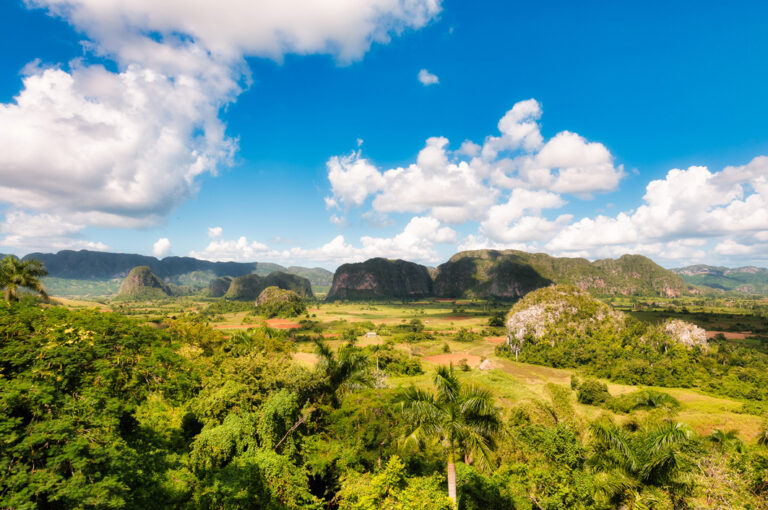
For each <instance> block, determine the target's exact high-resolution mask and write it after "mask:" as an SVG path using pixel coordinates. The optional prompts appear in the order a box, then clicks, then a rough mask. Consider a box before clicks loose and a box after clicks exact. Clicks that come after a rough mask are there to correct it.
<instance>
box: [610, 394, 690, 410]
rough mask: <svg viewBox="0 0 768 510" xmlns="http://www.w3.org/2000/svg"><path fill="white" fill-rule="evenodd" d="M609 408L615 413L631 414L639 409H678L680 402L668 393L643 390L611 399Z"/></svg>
mask: <svg viewBox="0 0 768 510" xmlns="http://www.w3.org/2000/svg"><path fill="white" fill-rule="evenodd" d="M607 407H608V408H609V409H610V410H612V411H615V412H619V413H629V412H632V411H635V410H638V409H658V408H667V409H676V408H678V407H680V402H678V401H677V399H675V398H674V397H672V396H671V395H669V394H667V393H663V392H661V391H656V390H648V389H642V390H638V391H635V392H632V393H628V394H626V395H621V396H618V397H616V398H614V399H611V400H610V401H609V402H608V406H607Z"/></svg>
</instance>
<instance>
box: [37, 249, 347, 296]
mask: <svg viewBox="0 0 768 510" xmlns="http://www.w3.org/2000/svg"><path fill="white" fill-rule="evenodd" d="M29 258H34V259H37V260H39V261H40V262H42V263H43V265H44V266H45V268H46V269H47V270H48V277H49V279H50V280H52V281H51V282H50V283H51V284H53V285H54V286H55V287H57V288H66V289H70V288H71V287H72V286H71V285H67V284H68V283H69V282H66V281H64V282H62V281H61V280H80V281H83V280H87V281H89V282H105V281H111V280H115V279H120V280H122V279H123V278H125V277H126V276H127V275H128V273H129V272H130V271H131V269H133V268H134V267H138V266H147V267H149V269H150V270H151V271H152V273H154V274H156V275H157V276H158V277H159V278H161V279H163V280H164V281H165V282H168V283H174V284H177V285H187V286H197V287H207V286H208V284H209V282H210V281H211V280H213V279H214V278H217V277H220V276H232V277H238V276H245V275H249V274H257V275H260V276H266V275H269V274H270V273H274V272H276V271H277V272H282V273H289V274H295V275H298V276H303V277H304V278H307V279H308V280H309V281H310V282H311V284H312V287H313V289H315V291H320V292H322V291H324V290H327V289H328V288H329V287H330V285H331V281H332V280H333V273H332V272H330V271H328V270H327V269H323V268H319V267H315V268H307V267H299V266H291V267H283V266H281V265H279V264H272V263H268V262H211V261H209V260H200V259H196V258H192V257H166V258H164V259H158V258H156V257H150V256H147V255H137V254H130V253H109V252H98V251H89V250H80V251H72V250H63V251H60V252H58V253H30V254H29V255H26V256H25V257H24V259H29ZM84 285H85V284H83V285H79V287H83V286H84ZM115 286H119V283H115V284H112V285H111V286H110V285H101V286H98V289H104V290H106V291H107V292H109V291H110V290H112V287H115ZM69 293H70V294H72V295H74V294H76V293H77V288H75V289H73V290H70V291H69Z"/></svg>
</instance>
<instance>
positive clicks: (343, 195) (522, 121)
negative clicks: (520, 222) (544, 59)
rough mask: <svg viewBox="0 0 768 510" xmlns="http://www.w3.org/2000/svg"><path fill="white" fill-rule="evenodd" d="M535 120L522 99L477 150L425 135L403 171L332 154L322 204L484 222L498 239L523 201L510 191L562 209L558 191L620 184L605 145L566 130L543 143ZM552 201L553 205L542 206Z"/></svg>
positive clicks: (534, 109)
mask: <svg viewBox="0 0 768 510" xmlns="http://www.w3.org/2000/svg"><path fill="white" fill-rule="evenodd" d="M541 115H542V111H541V106H540V105H539V103H538V102H537V101H536V100H534V99H528V100H525V101H520V102H519V103H517V104H515V105H514V106H513V107H512V108H511V109H510V110H509V111H508V112H507V113H506V114H504V116H503V117H502V118H501V120H500V121H499V123H498V129H499V131H500V133H501V134H500V135H498V136H488V137H486V138H485V140H484V142H483V144H482V145H479V144H476V143H474V142H472V141H470V140H465V141H464V142H463V143H462V144H461V146H460V147H459V149H458V150H455V151H451V150H449V148H448V147H449V141H448V139H447V138H445V137H432V138H429V139H427V141H426V144H425V147H424V148H423V149H422V150H421V151H420V152H419V154H418V156H417V157H416V161H415V162H414V163H412V164H410V165H408V166H405V167H398V168H392V169H388V170H382V169H379V168H377V167H376V166H375V165H374V164H373V163H372V162H371V161H369V160H368V159H366V158H364V157H362V155H361V153H360V152H359V151H358V152H355V153H352V155H350V156H347V157H339V156H334V157H331V158H330V159H329V160H328V163H327V167H328V180H329V181H330V184H331V195H330V196H329V197H327V198H326V205H327V206H328V207H329V208H334V207H340V205H341V204H344V205H345V206H347V207H349V206H355V207H360V206H362V205H363V204H364V203H365V201H366V200H367V199H368V198H369V197H373V200H372V201H371V207H372V208H373V210H375V211H377V212H379V213H413V214H423V213H428V214H429V215H430V216H432V217H434V218H437V219H439V220H440V221H444V222H447V223H452V224H462V223H465V222H468V221H482V222H483V225H486V226H487V227H484V228H487V232H486V233H487V234H490V235H496V234H498V232H500V228H501V223H503V222H504V221H505V220H504V217H507V216H509V213H510V212H511V211H512V210H513V209H514V208H515V207H516V205H515V204H516V203H517V202H518V200H519V197H520V196H521V195H519V194H518V195H517V196H516V197H515V198H513V197H512V196H511V195H509V194H508V193H509V192H508V190H510V189H511V190H513V193H515V192H519V191H524V190H531V191H532V192H533V194H532V195H529V197H533V200H539V199H542V200H543V202H542V203H541V204H539V205H535V204H534V205H533V206H532V207H531V210H533V211H540V210H541V209H545V208H556V207H561V206H562V205H563V204H565V201H564V200H563V199H562V198H560V196H559V194H575V195H576V196H578V197H580V198H582V199H583V198H589V196H590V195H591V194H593V193H599V192H606V191H610V190H613V189H615V188H616V187H617V186H618V183H619V181H620V179H621V177H622V176H623V171H622V169H621V167H616V166H614V163H613V156H612V155H611V154H610V152H609V151H608V149H606V147H605V146H604V145H602V144H600V143H597V142H590V141H587V140H586V139H584V138H583V137H581V136H579V135H578V134H576V133H572V132H569V131H563V132H560V133H558V134H557V135H555V136H554V137H552V138H551V139H549V140H547V141H545V140H544V138H543V136H542V135H541V131H540V128H539V124H538V121H539V119H540V117H541ZM539 192H540V193H539ZM537 193H539V194H537ZM499 199H501V200H502V201H504V200H506V201H507V204H503V203H502V204H499V203H498V201H499ZM551 199H554V200H555V203H554V204H553V203H550V202H547V200H551ZM510 204H512V205H510ZM518 216H520V215H519V214H517V215H516V216H515V215H513V216H509V218H508V219H507V220H506V222H507V223H509V221H511V220H513V219H515V218H516V217H518ZM557 224H558V225H560V224H562V221H561V222H560V223H557ZM496 237H497V238H499V236H498V235H496Z"/></svg>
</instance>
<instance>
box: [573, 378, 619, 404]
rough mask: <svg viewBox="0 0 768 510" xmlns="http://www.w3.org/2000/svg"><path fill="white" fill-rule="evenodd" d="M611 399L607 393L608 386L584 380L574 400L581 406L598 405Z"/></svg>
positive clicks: (592, 380)
mask: <svg viewBox="0 0 768 510" xmlns="http://www.w3.org/2000/svg"><path fill="white" fill-rule="evenodd" d="M610 398H611V394H610V393H608V386H606V384H605V383H602V382H600V381H596V380H594V379H586V380H585V381H584V382H583V383H581V384H580V385H579V392H578V393H577V394H576V399H577V400H578V401H579V402H581V403H582V404H587V405H593V406H594V405H599V404H602V403H604V402H605V401H607V400H608V399H610Z"/></svg>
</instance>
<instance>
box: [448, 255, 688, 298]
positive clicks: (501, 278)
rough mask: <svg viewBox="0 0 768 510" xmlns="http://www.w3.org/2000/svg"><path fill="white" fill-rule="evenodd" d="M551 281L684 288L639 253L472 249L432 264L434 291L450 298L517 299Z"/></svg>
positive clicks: (649, 291)
mask: <svg viewBox="0 0 768 510" xmlns="http://www.w3.org/2000/svg"><path fill="white" fill-rule="evenodd" d="M552 283H558V284H568V285H574V286H576V287H578V288H580V289H584V290H589V291H590V292H592V293H593V294H599V295H615V294H622V295H637V294H642V295H657V296H658V295H660V296H670V297H671V296H679V295H681V294H683V293H685V292H686V291H687V286H686V284H685V282H683V280H682V278H680V276H678V275H676V274H674V273H672V272H670V271H668V270H666V269H664V268H663V267H661V266H659V265H657V264H656V263H655V262H653V261H652V260H651V259H649V258H647V257H643V256H640V255H623V256H622V257H620V258H619V259H616V260H613V259H604V260H597V261H595V262H590V261H588V260H586V259H582V258H559V257H552V256H550V255H547V254H544V253H526V252H522V251H517V250H503V251H499V250H474V251H465V252H461V253H457V254H456V255H454V256H453V257H451V259H450V260H449V261H448V262H446V263H444V264H441V265H440V266H438V268H437V271H436V276H435V283H434V292H435V295H436V296H439V297H450V298H458V297H482V298H487V297H496V298H517V297H521V296H524V295H525V294H527V293H528V292H531V291H533V290H535V289H538V288H541V287H545V286H547V285H550V284H552Z"/></svg>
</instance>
